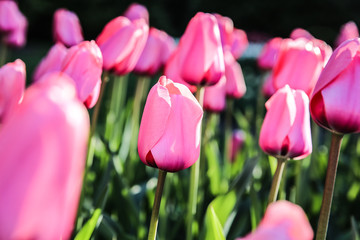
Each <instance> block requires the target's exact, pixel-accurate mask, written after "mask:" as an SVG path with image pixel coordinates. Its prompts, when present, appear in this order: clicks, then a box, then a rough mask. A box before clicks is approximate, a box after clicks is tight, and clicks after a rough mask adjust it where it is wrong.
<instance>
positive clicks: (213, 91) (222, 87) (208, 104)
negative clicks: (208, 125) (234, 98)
mask: <svg viewBox="0 0 360 240" xmlns="http://www.w3.org/2000/svg"><path fill="white" fill-rule="evenodd" d="M226 81H227V80H226V77H225V76H223V77H222V78H221V79H220V81H219V82H218V83H216V84H215V85H212V86H208V87H205V90H204V110H207V111H209V112H217V113H219V112H221V111H223V110H224V109H225V106H226Z"/></svg>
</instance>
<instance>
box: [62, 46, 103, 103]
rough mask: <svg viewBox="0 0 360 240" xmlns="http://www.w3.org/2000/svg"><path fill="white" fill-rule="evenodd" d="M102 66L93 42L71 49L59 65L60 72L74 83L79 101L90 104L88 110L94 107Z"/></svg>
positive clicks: (96, 47) (98, 52)
mask: <svg viewBox="0 0 360 240" xmlns="http://www.w3.org/2000/svg"><path fill="white" fill-rule="evenodd" d="M102 66H103V58H102V55H101V51H100V49H99V47H98V46H97V45H96V43H95V41H84V42H81V43H80V44H78V45H75V46H73V47H71V48H70V49H69V51H68V53H67V54H66V57H65V58H64V60H63V62H62V65H61V71H62V72H64V73H66V74H68V75H69V76H70V77H71V78H72V79H73V80H74V81H75V84H76V90H77V94H78V97H79V99H80V101H82V102H87V103H91V104H90V105H88V106H87V107H89V108H91V107H93V106H94V105H95V103H96V102H97V98H98V96H99V91H100V88H99V86H100V84H101V74H102ZM94 91H97V92H94ZM88 98H91V101H89V100H88Z"/></svg>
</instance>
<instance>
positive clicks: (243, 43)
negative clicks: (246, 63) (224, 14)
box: [231, 29, 249, 59]
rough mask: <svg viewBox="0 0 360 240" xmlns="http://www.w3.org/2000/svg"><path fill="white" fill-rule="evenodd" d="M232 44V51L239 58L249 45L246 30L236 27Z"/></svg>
mask: <svg viewBox="0 0 360 240" xmlns="http://www.w3.org/2000/svg"><path fill="white" fill-rule="evenodd" d="M232 38H233V39H232V44H231V53H232V55H233V56H234V58H236V59H239V58H240V57H241V55H242V54H243V53H244V52H245V50H246V49H247V48H248V46H249V40H248V38H247V35H246V32H245V31H244V30H241V29H234V31H233V37H232Z"/></svg>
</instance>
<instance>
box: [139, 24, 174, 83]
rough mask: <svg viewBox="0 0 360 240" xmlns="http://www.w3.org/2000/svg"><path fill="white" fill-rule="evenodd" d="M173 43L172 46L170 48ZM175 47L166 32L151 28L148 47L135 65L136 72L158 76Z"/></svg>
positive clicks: (146, 46) (147, 42)
mask: <svg viewBox="0 0 360 240" xmlns="http://www.w3.org/2000/svg"><path fill="white" fill-rule="evenodd" d="M171 43H172V46H170V44H171ZM175 47H176V46H175V40H174V39H173V38H171V37H170V36H169V35H167V33H166V32H164V31H161V30H158V29H156V28H154V27H151V28H150V31H149V36H148V39H147V41H146V45H145V47H144V50H143V52H142V53H141V56H140V58H139V60H138V61H137V63H136V65H135V68H134V72H136V73H138V74H145V75H149V76H152V75H154V74H156V73H157V72H158V71H159V70H160V68H161V67H163V65H164V64H165V63H166V61H167V60H168V58H169V56H170V54H171V51H173V50H174V49H175ZM170 48H171V49H170Z"/></svg>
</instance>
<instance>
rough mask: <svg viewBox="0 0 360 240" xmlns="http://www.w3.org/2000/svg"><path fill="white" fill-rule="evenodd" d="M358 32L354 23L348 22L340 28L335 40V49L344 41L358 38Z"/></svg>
mask: <svg viewBox="0 0 360 240" xmlns="http://www.w3.org/2000/svg"><path fill="white" fill-rule="evenodd" d="M358 37H359V30H358V27H357V25H356V23H355V22H353V21H349V22H347V23H345V24H344V25H342V26H341V28H340V32H339V35H338V36H337V37H336V39H335V44H334V45H335V47H338V46H339V45H340V44H341V43H343V42H344V41H346V40H349V39H353V38H358Z"/></svg>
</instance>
